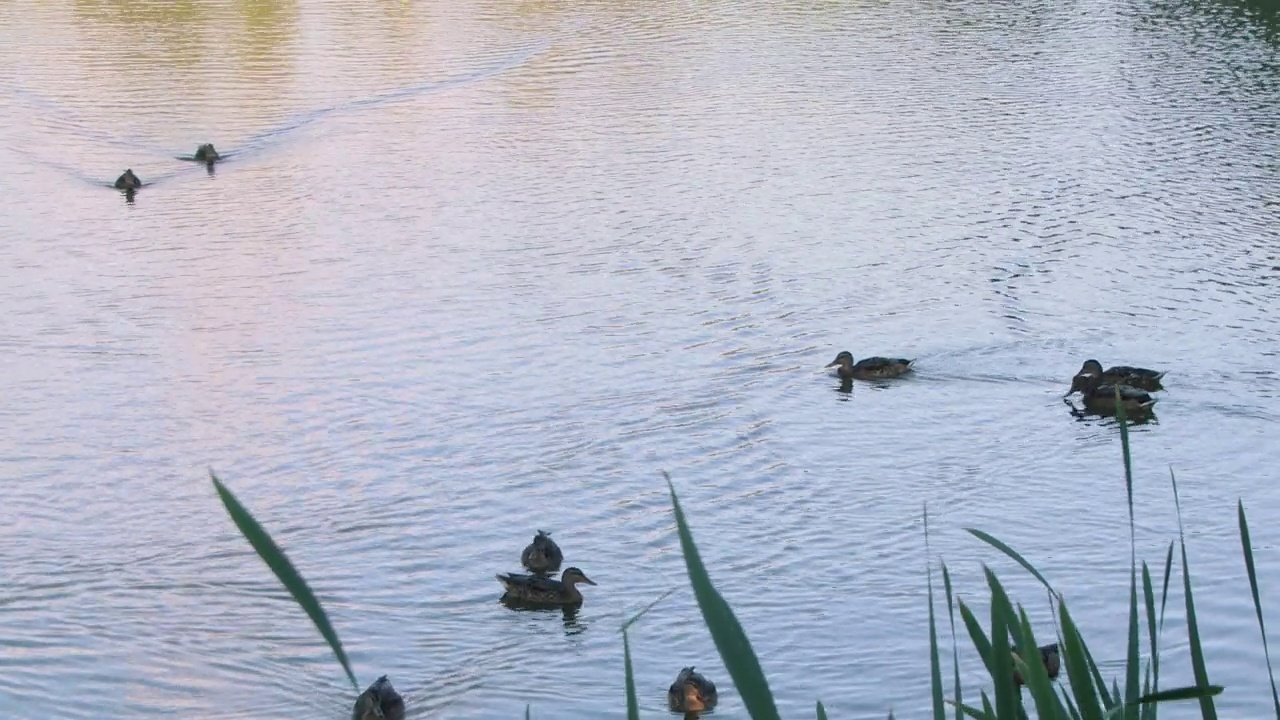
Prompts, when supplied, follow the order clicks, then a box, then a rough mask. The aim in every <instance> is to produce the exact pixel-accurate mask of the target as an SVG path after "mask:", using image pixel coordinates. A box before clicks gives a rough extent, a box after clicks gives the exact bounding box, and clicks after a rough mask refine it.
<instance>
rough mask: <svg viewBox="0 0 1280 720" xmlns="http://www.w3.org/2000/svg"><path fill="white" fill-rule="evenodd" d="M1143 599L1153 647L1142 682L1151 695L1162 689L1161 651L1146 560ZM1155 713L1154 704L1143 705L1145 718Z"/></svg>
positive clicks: (1148, 718) (1146, 692) (1143, 689)
mask: <svg viewBox="0 0 1280 720" xmlns="http://www.w3.org/2000/svg"><path fill="white" fill-rule="evenodd" d="M1142 600H1143V604H1144V605H1145V606H1146V608H1147V640H1148V641H1149V644H1150V647H1151V661H1150V662H1149V663H1148V665H1147V672H1146V677H1145V679H1144V681H1143V683H1142V694H1143V695H1150V694H1151V693H1154V692H1158V691H1159V690H1160V653H1159V647H1158V644H1159V643H1158V642H1157V640H1158V635H1157V634H1156V599H1155V591H1154V590H1153V589H1152V587H1151V569H1150V568H1149V567H1147V561H1146V560H1143V561H1142ZM1155 714H1156V710H1155V706H1154V705H1143V706H1142V715H1141V716H1142V718H1143V720H1151V719H1152V718H1154V717H1155Z"/></svg>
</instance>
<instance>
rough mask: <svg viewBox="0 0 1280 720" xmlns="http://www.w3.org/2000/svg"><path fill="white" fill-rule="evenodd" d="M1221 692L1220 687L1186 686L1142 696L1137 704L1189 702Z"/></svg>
mask: <svg viewBox="0 0 1280 720" xmlns="http://www.w3.org/2000/svg"><path fill="white" fill-rule="evenodd" d="M1221 692H1222V686H1221V685H1209V686H1207V687H1199V686H1196V685H1188V686H1186V687H1180V688H1174V689H1172V690H1161V691H1160V692H1156V693H1151V694H1150V695H1143V696H1142V697H1140V698H1138V702H1140V703H1144V704H1145V703H1161V702H1171V701H1174V700H1191V699H1192V698H1202V697H1213V696H1214V695H1218V694H1220V693H1221Z"/></svg>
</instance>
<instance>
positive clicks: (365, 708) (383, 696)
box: [351, 675, 404, 720]
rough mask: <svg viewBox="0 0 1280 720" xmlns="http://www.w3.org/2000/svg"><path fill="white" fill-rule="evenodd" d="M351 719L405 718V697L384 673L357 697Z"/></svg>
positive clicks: (379, 719)
mask: <svg viewBox="0 0 1280 720" xmlns="http://www.w3.org/2000/svg"><path fill="white" fill-rule="evenodd" d="M351 720H404V698H402V697H400V693H398V692H396V689H395V688H393V687H391V681H390V680H388V679H387V676H386V675H383V676H382V677H380V678H378V679H377V680H376V681H374V683H373V684H372V685H370V686H369V689H368V690H365V691H364V692H362V693H360V697H358V698H356V706H355V708H353V709H352V710H351Z"/></svg>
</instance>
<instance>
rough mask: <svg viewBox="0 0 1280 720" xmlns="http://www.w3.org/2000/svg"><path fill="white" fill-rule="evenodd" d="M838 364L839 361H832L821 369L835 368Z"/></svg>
mask: <svg viewBox="0 0 1280 720" xmlns="http://www.w3.org/2000/svg"><path fill="white" fill-rule="evenodd" d="M839 364H840V361H839V360H832V361H831V362H829V363H827V364H826V365H824V366H823V367H835V366H837V365H839Z"/></svg>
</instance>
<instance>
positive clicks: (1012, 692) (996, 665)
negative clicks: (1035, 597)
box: [982, 565, 1022, 718]
mask: <svg viewBox="0 0 1280 720" xmlns="http://www.w3.org/2000/svg"><path fill="white" fill-rule="evenodd" d="M982 572H983V573H984V574H985V575H986V576H987V586H988V587H989V588H990V589H991V657H992V660H993V665H992V666H991V668H990V669H991V682H992V684H993V685H994V686H995V691H996V713H997V714H998V715H999V716H1000V717H1002V718H1015V717H1018V711H1020V710H1021V709H1022V694H1021V693H1020V692H1019V691H1018V689H1017V688H1016V687H1014V685H1013V671H1012V665H1013V655H1012V654H1011V653H1010V650H1009V648H1010V645H1011V643H1010V642H1009V636H1010V631H1011V627H1010V626H1011V625H1016V624H1017V622H1018V621H1017V619H1016V617H1015V616H1014V614H1013V605H1012V603H1010V602H1009V596H1008V594H1006V593H1005V591H1004V587H1003V586H1002V585H1001V584H1000V580H999V579H997V578H996V574H995V573H993V572H991V568H989V567H986V566H985V565H984V566H983V568H982Z"/></svg>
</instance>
